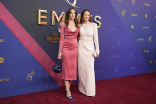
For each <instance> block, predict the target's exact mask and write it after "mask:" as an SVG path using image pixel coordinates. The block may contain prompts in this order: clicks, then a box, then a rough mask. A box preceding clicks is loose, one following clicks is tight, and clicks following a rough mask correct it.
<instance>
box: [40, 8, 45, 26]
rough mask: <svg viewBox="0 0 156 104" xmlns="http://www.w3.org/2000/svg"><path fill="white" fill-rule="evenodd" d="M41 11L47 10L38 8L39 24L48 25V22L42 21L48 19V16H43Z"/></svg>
mask: <svg viewBox="0 0 156 104" xmlns="http://www.w3.org/2000/svg"><path fill="white" fill-rule="evenodd" d="M41 13H47V10H38V24H39V25H47V22H41V19H47V16H41Z"/></svg>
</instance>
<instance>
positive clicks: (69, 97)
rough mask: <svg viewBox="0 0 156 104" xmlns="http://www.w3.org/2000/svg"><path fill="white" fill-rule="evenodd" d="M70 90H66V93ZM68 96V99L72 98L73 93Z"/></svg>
mask: <svg viewBox="0 0 156 104" xmlns="http://www.w3.org/2000/svg"><path fill="white" fill-rule="evenodd" d="M68 91H69V90H68ZM68 91H66V95H67V92H68ZM67 98H68V99H72V95H71V96H67Z"/></svg>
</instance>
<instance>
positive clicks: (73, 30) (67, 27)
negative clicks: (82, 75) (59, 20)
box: [58, 7, 80, 99]
mask: <svg viewBox="0 0 156 104" xmlns="http://www.w3.org/2000/svg"><path fill="white" fill-rule="evenodd" d="M75 17H77V11H76V10H75V8H73V7H71V8H69V9H68V10H67V12H66V19H65V24H64V25H62V26H61V37H60V44H59V53H58V59H61V57H62V79H64V82H65V87H66V96H67V98H68V99H72V96H71V92H70V84H71V81H72V80H77V55H78V44H77V38H78V34H79V30H80V25H79V24H78V20H77V18H75Z"/></svg>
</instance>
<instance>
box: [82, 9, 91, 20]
mask: <svg viewBox="0 0 156 104" xmlns="http://www.w3.org/2000/svg"><path fill="white" fill-rule="evenodd" d="M89 19H90V12H88V11H85V12H84V15H83V20H84V22H89Z"/></svg>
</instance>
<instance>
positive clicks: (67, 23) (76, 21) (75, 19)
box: [65, 7, 79, 28]
mask: <svg viewBox="0 0 156 104" xmlns="http://www.w3.org/2000/svg"><path fill="white" fill-rule="evenodd" d="M72 9H73V10H74V11H75V18H74V22H75V26H76V27H77V28H79V26H78V20H77V11H76V9H75V8H74V7H70V8H69V9H68V10H67V12H66V19H65V24H66V28H68V25H69V14H70V13H71V10H72Z"/></svg>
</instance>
